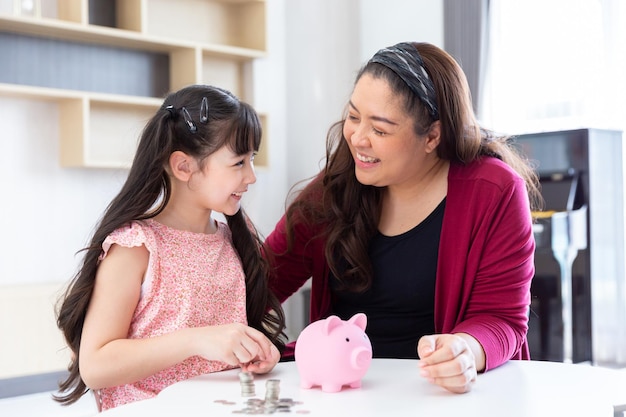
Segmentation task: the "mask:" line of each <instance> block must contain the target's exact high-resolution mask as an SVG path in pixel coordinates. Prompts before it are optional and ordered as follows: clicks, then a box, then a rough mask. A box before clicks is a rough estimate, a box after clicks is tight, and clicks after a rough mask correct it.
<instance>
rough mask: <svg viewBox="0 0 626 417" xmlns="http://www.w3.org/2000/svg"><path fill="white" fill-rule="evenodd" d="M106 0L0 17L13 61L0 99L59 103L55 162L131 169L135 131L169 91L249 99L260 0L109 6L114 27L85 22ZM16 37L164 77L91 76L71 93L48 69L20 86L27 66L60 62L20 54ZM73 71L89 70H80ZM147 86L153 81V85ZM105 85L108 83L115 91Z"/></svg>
mask: <svg viewBox="0 0 626 417" xmlns="http://www.w3.org/2000/svg"><path fill="white" fill-rule="evenodd" d="M109 1H110V0H107V1H106V2H105V1H104V0H101V1H97V0H91V1H89V0H63V1H59V2H58V4H57V10H56V15H54V16H45V15H44V16H42V17H29V16H14V15H2V14H0V52H2V51H3V47H4V50H9V51H10V52H11V53H12V54H13V55H14V56H12V57H10V58H9V60H8V65H7V66H6V67H5V71H4V73H3V74H2V73H0V95H3V96H16V97H26V98H31V99H35V100H52V101H55V102H57V103H58V104H59V114H60V116H59V118H60V120H59V133H60V141H61V146H60V163H61V165H62V166H66V167H99V168H104V167H110V168H126V167H128V166H130V163H131V162H132V157H133V154H134V151H135V146H136V142H137V140H138V138H139V134H140V132H141V129H142V128H143V126H144V125H145V123H146V121H147V120H148V119H149V118H150V117H151V116H152V115H153V114H154V111H155V110H156V109H157V108H158V107H159V106H160V105H161V102H162V96H163V95H164V94H165V93H166V92H168V91H174V90H178V89H180V88H182V87H184V86H187V85H190V84H212V85H216V86H219V87H222V88H225V89H228V90H230V91H231V92H232V93H234V94H235V95H237V96H238V97H240V98H241V99H242V100H245V101H248V102H249V100H250V98H251V97H250V94H248V93H249V92H250V91H252V89H251V88H250V85H251V83H252V76H251V71H252V66H251V64H250V63H251V61H252V60H254V59H256V58H260V57H263V56H265V54H266V28H265V24H266V19H265V10H266V4H265V1H262V0H175V1H172V0H116V2H115V11H116V13H114V14H115V18H114V20H115V21H114V22H110V23H107V22H105V23H101V22H98V23H99V24H93V23H92V22H89V15H90V13H89V6H90V5H94V6H100V7H101V8H102V7H104V8H107V10H109V9H110V8H111V7H113V6H112V5H111V4H110V3H109ZM15 39H17V40H19V41H24V42H26V44H27V45H28V46H29V47H30V46H31V45H32V46H33V47H34V48H36V47H37V43H38V42H39V43H40V44H41V45H40V46H39V47H40V48H41V50H42V51H48V50H49V48H50V47H53V48H60V50H61V52H64V53H67V54H72V53H73V54H74V55H73V56H74V58H76V56H77V54H78V56H79V57H82V55H80V54H81V53H82V52H81V51H85V50H88V51H89V53H90V54H92V53H93V54H96V55H97V54H99V53H100V54H101V56H106V59H109V58H108V57H109V56H112V57H114V59H115V60H116V61H115V63H116V68H117V67H119V68H124V63H125V62H124V59H129V58H130V59H133V60H135V61H137V62H140V64H138V66H139V67H144V66H150V65H157V66H158V67H157V68H149V69H148V70H147V71H150V72H149V73H147V74H137V73H135V71H134V70H126V72H124V71H125V70H123V69H122V70H119V69H118V71H121V73H123V74H129V75H130V76H131V77H132V76H135V77H143V78H146V79H148V80H152V78H154V77H156V78H157V79H159V78H163V77H165V78H164V82H165V84H164V85H160V87H159V86H157V87H156V89H155V88H152V89H148V88H147V87H146V88H143V90H142V89H141V87H139V88H137V87H136V86H137V84H138V83H136V82H133V79H132V78H130V79H122V80H119V79H113V81H111V80H108V79H104V78H106V77H100V78H102V79H100V78H99V77H97V76H92V77H91V78H92V79H88V80H86V81H85V80H82V81H84V82H83V83H78V86H76V87H75V86H73V85H72V86H69V87H68V86H67V82H66V81H67V80H66V79H67V78H68V77H67V76H66V73H65V72H64V71H58V72H60V73H61V74H62V75H63V77H58V76H57V78H56V79H55V78H54V77H48V79H45V73H46V72H45V71H43V72H42V71H33V74H31V76H32V78H31V79H28V80H27V81H23V79H24V77H23V76H22V74H21V73H19V72H20V71H23V69H24V68H25V67H26V68H29V65H37V66H38V67H45V68H54V67H55V66H57V65H60V63H58V62H57V61H43V62H40V60H43V59H45V58H40V56H39V55H38V54H37V52H35V53H31V55H28V54H26V53H25V51H24V50H23V49H22V50H17V48H16V47H15V44H16V42H15ZM3 42H4V45H3ZM51 42H52V43H51ZM90 45H91V46H93V47H91V46H90ZM72 48H73V49H72ZM81 48H83V49H81ZM94 51H95V52H94ZM100 51H101V52H100ZM133 51H135V52H133ZM150 53H151V54H153V55H150ZM133 54H134V55H133ZM33 55H34V56H33ZM41 55H46V54H41ZM47 55H51V56H53V57H54V58H48V59H58V58H57V55H55V54H47ZM58 55H61V54H58ZM35 60H36V61H37V62H35V63H32V64H31V62H32V61H35ZM118 60H120V61H119V63H118V62H117V61H118ZM75 61H80V59H75ZM62 64H63V65H68V64H67V63H65V62H63V63H62ZM117 64H119V65H117ZM63 69H65V67H63ZM155 71H156V72H155ZM75 72H78V73H81V72H87V73H89V72H93V71H92V68H87V69H84V70H81V69H78V70H77V71H75ZM18 73H19V74H18ZM42 74H43V75H42ZM155 74H156V75H155ZM88 75H93V74H88ZM106 75H107V76H109V75H110V74H108V73H107V74H106ZM115 76H116V75H115V74H113V75H112V76H111V77H115ZM117 76H118V78H119V77H121V76H120V75H119V74H118V75H117ZM37 77H44V78H37ZM50 78H52V79H50ZM63 78H65V79H63ZM150 82H152V84H154V80H152V81H147V83H148V84H149V83H150ZM85 83H87V85H85ZM89 83H91V84H89ZM107 83H108V84H107ZM105 84H106V85H105ZM109 84H115V86H114V87H115V88H114V91H113V93H111V88H112V87H111V86H110V85H109ZM129 86H130V87H129ZM84 90H85V91H84ZM139 90H140V91H139ZM261 119H262V121H263V123H264V124H266V120H267V118H266V116H265V115H261ZM264 127H265V126H264ZM265 130H266V129H264V132H265ZM266 138H267V137H266V136H265V137H264V141H263V144H262V152H259V155H257V158H256V161H255V162H256V165H257V166H263V165H264V164H267V161H268V158H267V153H266V151H265V150H266V149H267V146H268V143H267V140H266Z"/></svg>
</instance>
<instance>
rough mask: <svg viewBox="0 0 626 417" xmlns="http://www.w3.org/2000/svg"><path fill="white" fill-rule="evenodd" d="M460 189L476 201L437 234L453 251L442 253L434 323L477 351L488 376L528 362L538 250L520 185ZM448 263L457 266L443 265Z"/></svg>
mask: <svg viewBox="0 0 626 417" xmlns="http://www.w3.org/2000/svg"><path fill="white" fill-rule="evenodd" d="M465 186H466V192H469V193H471V195H472V196H473V197H474V198H475V200H474V202H473V203H472V204H467V202H466V203H465V204H460V205H459V208H457V210H451V211H452V213H450V214H452V215H453V216H451V217H454V219H453V220H452V221H451V222H450V223H452V225H451V224H447V225H446V227H447V232H446V235H445V237H444V235H443V234H442V242H441V244H442V247H446V245H448V246H450V245H451V244H452V245H454V246H455V249H454V250H452V251H450V250H444V251H442V252H441V255H443V256H442V257H443V259H442V260H441V261H442V265H443V267H442V269H441V270H440V272H442V275H444V276H445V278H443V279H442V280H441V281H442V282H441V284H442V285H441V286H440V287H439V289H438V291H439V294H438V295H437V296H438V301H439V304H440V308H438V309H437V312H436V315H437V313H440V314H439V315H438V319H439V324H440V326H441V331H442V332H443V333H448V332H450V333H457V332H465V333H468V334H471V335H472V336H473V337H475V338H476V339H477V340H478V341H479V342H480V343H481V345H482V347H483V349H484V351H485V355H486V369H485V370H489V369H492V368H495V367H497V366H500V365H501V364H503V363H505V362H506V361H508V360H509V359H513V358H515V359H527V358H528V357H529V355H528V344H527V339H526V335H527V331H528V311H529V305H530V283H531V280H532V277H533V275H534V250H535V242H534V235H533V231H532V219H531V216H530V209H529V204H528V196H527V193H526V187H525V183H524V181H523V180H522V179H521V178H519V177H517V176H515V177H513V179H510V180H508V181H502V182H494V181H490V180H478V181H474V182H473V183H472V185H471V186H469V187H468V184H467V183H466V184H465ZM470 188H473V189H471V190H470ZM465 197H467V195H466V196H465ZM477 197H478V198H477ZM456 203H459V202H458V201H457V202H453V203H452V204H451V205H452V206H453V207H452V208H454V206H455V205H456ZM460 207H462V211H461V208H460ZM468 207H469V208H468ZM457 211H458V212H457ZM461 212H462V213H463V215H462V216H461V215H460V213H461ZM452 239H454V243H452ZM451 256H453V257H454V259H455V261H452V262H446V259H449V258H450V257H451ZM440 266H441V265H440ZM459 280H460V281H459ZM455 281H456V282H459V283H460V284H459V285H456V284H454V282H455ZM439 284H440V283H439V282H438V285H439ZM444 286H445V288H444ZM441 304H445V305H444V306H441ZM436 319H437V318H436Z"/></svg>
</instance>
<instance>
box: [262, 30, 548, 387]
mask: <svg viewBox="0 0 626 417" xmlns="http://www.w3.org/2000/svg"><path fill="white" fill-rule="evenodd" d="M534 201H539V192H538V190H537V179H536V176H535V174H534V172H533V170H532V167H531V166H529V165H528V164H527V162H526V161H525V160H524V159H523V158H521V157H520V156H519V155H518V154H517V153H516V151H515V148H513V147H512V145H511V144H510V143H509V141H508V139H507V138H506V137H497V136H496V135H494V134H493V133H491V132H489V131H487V130H485V129H483V128H481V127H480V126H479V125H478V123H477V121H476V119H475V116H474V114H473V110H472V105H471V98H470V92H469V88H468V85H467V80H466V78H465V75H464V74H463V71H462V69H461V68H460V67H459V65H458V64H457V63H456V62H455V61H454V59H453V58H452V57H451V56H450V55H449V54H447V53H446V52H444V51H443V50H441V49H440V48H437V47H436V46H433V45H430V44H426V43H406V42H405V43H400V44H397V45H394V46H392V47H389V48H385V49H382V50H380V51H378V52H377V53H376V54H375V55H374V56H373V57H372V59H370V61H369V62H367V64H366V65H365V66H364V67H363V68H362V69H361V71H360V72H359V74H358V75H357V78H356V83H355V86H354V90H353V93H352V95H351V98H350V101H349V103H348V106H347V110H346V114H345V117H344V119H343V120H342V121H341V122H339V123H337V124H335V125H334V126H333V127H332V128H331V130H330V133H329V136H328V143H327V158H326V166H325V168H324V170H323V171H322V172H321V173H320V174H319V175H318V176H317V177H316V178H315V179H314V180H313V181H312V182H311V183H309V184H308V185H307V186H306V187H305V188H304V189H303V190H302V191H301V192H300V193H299V195H298V196H297V197H296V198H295V200H294V201H293V202H292V203H291V204H290V206H289V207H288V209H287V212H286V214H285V216H284V217H283V218H282V219H281V220H280V221H279V223H278V224H277V225H276V229H275V230H274V231H273V232H272V233H271V234H270V235H269V236H268V238H267V239H266V247H267V249H268V250H271V252H273V253H274V255H275V256H274V259H273V261H272V262H273V266H274V277H273V280H272V283H271V285H270V286H271V288H272V289H273V291H274V292H275V293H276V294H277V295H278V297H279V299H280V300H281V302H282V301H284V300H285V299H287V298H288V297H289V296H290V295H291V294H293V293H294V292H295V291H297V290H298V289H299V288H300V287H301V286H302V285H303V284H304V283H305V282H306V281H307V280H308V279H309V278H310V277H312V295H311V321H315V320H318V319H321V318H324V317H326V316H328V315H330V314H335V315H338V316H340V317H341V318H343V319H346V318H348V317H350V316H351V315H352V314H354V313H356V312H364V313H366V314H367V316H368V329H367V333H368V335H369V337H370V340H371V341H372V345H373V353H374V357H397V358H418V357H419V358H420V359H421V360H420V374H421V375H423V376H424V377H426V378H428V379H429V380H430V381H432V382H433V383H435V384H437V385H440V386H442V387H444V388H446V389H448V390H449V391H452V392H459V393H460V392H466V391H468V390H470V389H471V385H472V382H473V381H474V380H475V379H476V375H477V373H479V372H483V371H487V370H489V369H492V368H495V367H497V366H499V365H501V364H502V363H504V362H506V361H507V360H509V359H512V358H515V359H527V358H529V351H528V345H527V339H526V333H527V329H528V326H527V325H528V316H527V313H528V309H529V304H530V282H531V279H532V276H533V274H534V263H533V255H534V248H535V243H534V238H533V232H532V220H531V205H533V204H534Z"/></svg>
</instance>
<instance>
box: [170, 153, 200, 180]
mask: <svg viewBox="0 0 626 417" xmlns="http://www.w3.org/2000/svg"><path fill="white" fill-rule="evenodd" d="M194 164H195V160H194V159H193V158H192V157H190V156H189V155H187V154H186V153H184V152H182V151H174V152H172V154H171V155H170V159H169V169H170V172H171V174H172V175H173V176H174V177H175V178H177V179H178V180H180V181H189V178H191V174H192V173H193V169H194Z"/></svg>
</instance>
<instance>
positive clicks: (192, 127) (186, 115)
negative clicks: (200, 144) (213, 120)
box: [182, 107, 198, 133]
mask: <svg viewBox="0 0 626 417" xmlns="http://www.w3.org/2000/svg"><path fill="white" fill-rule="evenodd" d="M182 111H183V117H184V118H185V123H187V127H188V128H189V131H190V132H191V133H195V132H196V130H198V128H197V127H196V125H195V124H194V123H193V120H192V119H191V115H190V114H189V112H188V111H187V109H186V108H185V107H183V108H182Z"/></svg>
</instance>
